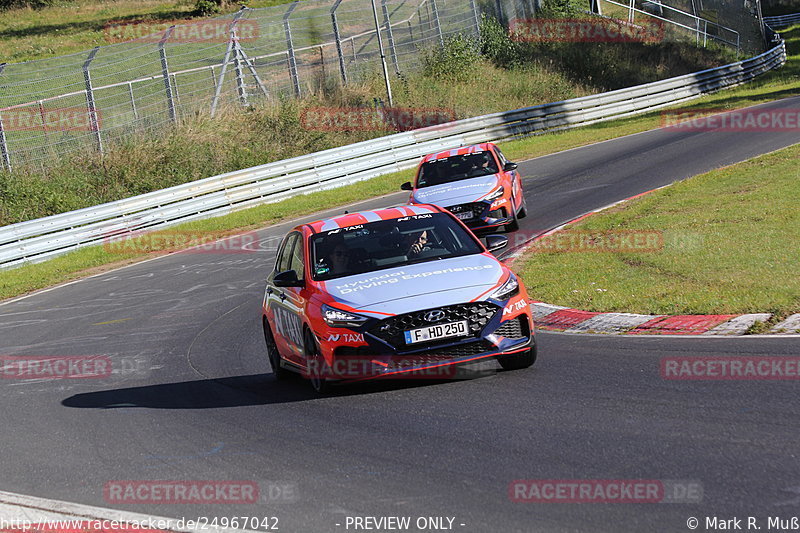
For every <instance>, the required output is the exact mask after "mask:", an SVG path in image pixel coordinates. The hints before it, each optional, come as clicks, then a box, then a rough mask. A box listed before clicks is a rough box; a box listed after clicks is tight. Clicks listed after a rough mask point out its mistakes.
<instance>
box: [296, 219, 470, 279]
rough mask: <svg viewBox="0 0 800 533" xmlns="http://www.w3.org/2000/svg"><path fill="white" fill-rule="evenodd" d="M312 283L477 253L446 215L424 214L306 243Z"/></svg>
mask: <svg viewBox="0 0 800 533" xmlns="http://www.w3.org/2000/svg"><path fill="white" fill-rule="evenodd" d="M309 246H310V247H311V248H310V249H311V260H312V268H311V271H312V277H313V279H314V280H315V281H324V280H329V279H335V278H341V277H344V276H350V275H354V274H363V273H365V272H372V271H375V270H382V269H385V268H393V267H398V266H403V265H409V264H413V263H421V262H426V261H435V260H437V259H447V258H450V257H459V256H464V255H471V254H478V253H482V252H483V249H482V248H481V246H480V244H478V242H477V240H476V239H475V237H473V236H472V235H471V234H470V232H469V231H468V230H466V229H464V227H462V226H461V225H459V224H458V222H456V221H454V220H453V219H452V217H450V215H447V214H444V213H430V214H423V215H414V216H408V217H403V218H396V219H392V220H380V221H376V222H370V223H367V224H358V225H355V226H350V227H347V228H338V229H334V230H331V231H327V232H322V233H318V234H316V235H313V236H312V237H311V239H310V242H309Z"/></svg>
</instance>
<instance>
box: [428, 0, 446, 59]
mask: <svg viewBox="0 0 800 533" xmlns="http://www.w3.org/2000/svg"><path fill="white" fill-rule="evenodd" d="M431 9H433V22H434V23H435V24H436V33H438V34H439V44H440V45H442V48H444V34H443V33H442V22H441V21H440V20H439V9H438V8H437V7H436V0H431Z"/></svg>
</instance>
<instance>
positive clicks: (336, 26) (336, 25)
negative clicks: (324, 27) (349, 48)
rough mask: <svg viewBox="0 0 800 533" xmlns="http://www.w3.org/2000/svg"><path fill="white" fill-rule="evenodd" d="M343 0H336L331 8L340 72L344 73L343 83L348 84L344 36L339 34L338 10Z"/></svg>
mask: <svg viewBox="0 0 800 533" xmlns="http://www.w3.org/2000/svg"><path fill="white" fill-rule="evenodd" d="M341 3H342V0H336V3H334V4H333V7H332V8H331V22H332V23H333V38H334V40H335V41H336V54H337V55H338V56H339V72H340V74H341V75H342V83H344V84H345V85H347V67H346V66H345V62H344V51H342V37H341V35H339V20H338V19H337V18H336V10H337V9H339V4H341Z"/></svg>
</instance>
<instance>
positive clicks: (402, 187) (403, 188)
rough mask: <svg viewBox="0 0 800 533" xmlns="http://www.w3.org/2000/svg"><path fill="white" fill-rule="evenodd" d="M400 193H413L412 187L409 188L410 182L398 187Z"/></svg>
mask: <svg viewBox="0 0 800 533" xmlns="http://www.w3.org/2000/svg"><path fill="white" fill-rule="evenodd" d="M400 190H401V191H413V190H414V187H412V186H411V182H410V181H407V182H405V183H404V184H402V185H401V186H400Z"/></svg>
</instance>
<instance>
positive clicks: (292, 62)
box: [283, 0, 301, 97]
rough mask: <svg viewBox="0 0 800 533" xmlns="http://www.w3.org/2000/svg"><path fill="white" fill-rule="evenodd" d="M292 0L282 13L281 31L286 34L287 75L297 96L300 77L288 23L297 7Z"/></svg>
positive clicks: (298, 94) (296, 0)
mask: <svg viewBox="0 0 800 533" xmlns="http://www.w3.org/2000/svg"><path fill="white" fill-rule="evenodd" d="M298 1H299V0H294V2H292V4H291V5H290V6H289V9H287V10H286V13H285V14H284V15H283V32H284V34H285V35H286V54H287V55H288V56H289V75H290V76H291V77H292V86H293V87H294V94H295V96H297V97H300V96H301V93H300V79H299V78H298V76H297V58H296V57H295V55H294V43H293V42H292V27H291V25H290V24H289V17H291V16H292V12H293V11H294V8H296V7H297V2H298Z"/></svg>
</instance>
